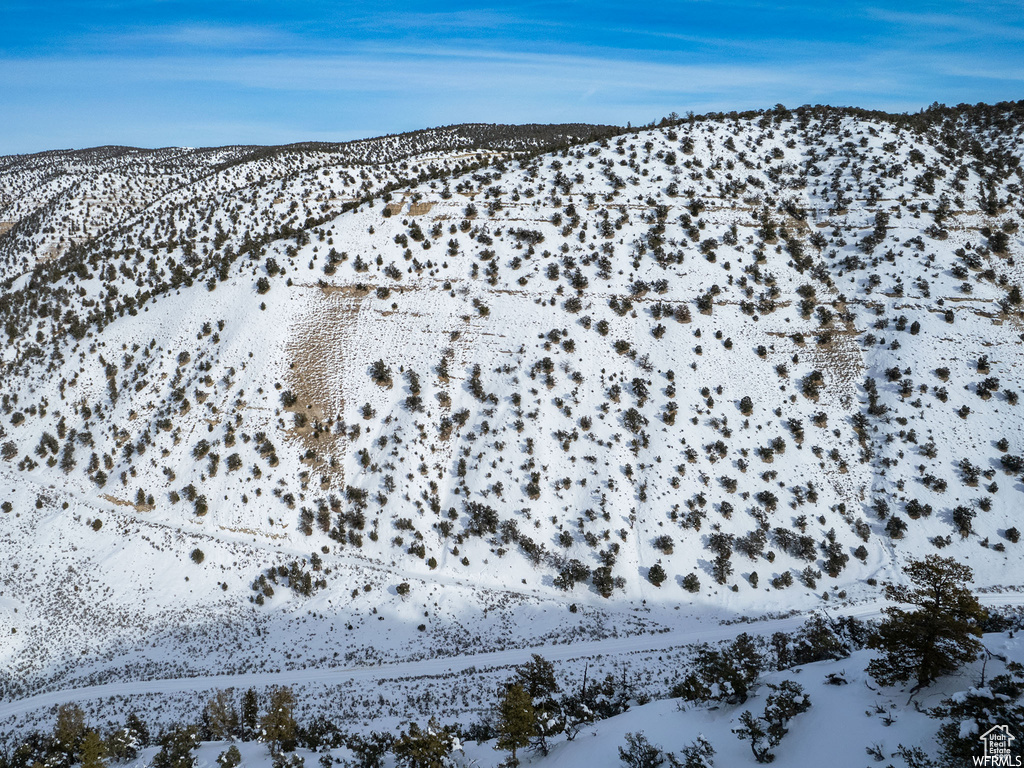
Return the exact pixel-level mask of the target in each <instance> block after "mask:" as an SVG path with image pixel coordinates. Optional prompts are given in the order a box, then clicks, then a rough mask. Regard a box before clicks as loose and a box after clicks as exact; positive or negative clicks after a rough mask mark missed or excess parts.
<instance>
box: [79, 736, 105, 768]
mask: <svg viewBox="0 0 1024 768" xmlns="http://www.w3.org/2000/svg"><path fill="white" fill-rule="evenodd" d="M106 755H107V748H106V745H105V744H104V743H103V739H102V738H100V735H99V734H98V733H97V732H96V731H93V730H88V731H86V732H85V736H83V737H82V747H81V750H80V752H79V762H81V764H82V768H106V765H107V764H106V762H105V761H104V759H103V758H104V757H106Z"/></svg>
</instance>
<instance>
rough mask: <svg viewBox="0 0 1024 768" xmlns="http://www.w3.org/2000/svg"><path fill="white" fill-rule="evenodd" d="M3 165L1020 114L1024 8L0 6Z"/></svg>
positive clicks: (16, 0) (80, 0)
mask: <svg viewBox="0 0 1024 768" xmlns="http://www.w3.org/2000/svg"><path fill="white" fill-rule="evenodd" d="M0 11H2V18H3V26H4V29H3V34H2V36H0V154H9V153H21V152H34V151H40V150H43V149H49V148H65V147H75V148H77V147H87V146H95V145H100V144H130V145H135V146H168V145H187V146H209V145H221V144H235V143H259V144H275V143H287V142H294V141H304V140H324V141H337V140H346V139H352V138H359V137H364V136H373V135H379V134H382V133H397V132H401V131H407V130H413V129H416V128H424V127H428V126H433V125H443V124H450V123H461V122H477V121H479V122H515V123H524V122H545V123H547V122H605V123H618V124H625V123H626V121H632V122H633V123H634V124H640V123H646V122H649V121H651V120H656V119H658V118H660V117H662V116H664V115H667V114H668V113H670V112H672V111H675V112H679V113H685V112H687V111H689V110H693V111H695V112H698V113H700V112H705V111H709V110H731V109H748V108H757V107H770V106H772V105H774V104H775V103H777V102H781V103H784V104H786V105H787V106H797V105H799V104H805V103H811V104H815V103H827V104H836V105H855V106H864V107H872V108H882V109H889V110H894V111H904V110H910V111H916V110H917V109H919V108H921V107H924V106H927V105H928V104H930V103H932V102H933V101H940V102H943V103H947V104H956V103H960V102H971V103H973V102H977V101H999V100H1011V99H1019V98H1022V97H1024V2H1020V1H1017V2H1004V1H1000V0H992V1H991V2H931V3H919V2H913V1H912V0H911V1H908V2H901V3H870V2H858V1H857V0H854V1H852V2H832V3H830V2H820V0H819V2H803V1H802V0H795V1H794V2H788V3H772V2H758V1H756V0H735V1H734V2H721V1H720V0H685V1H683V2H673V1H672V0H665V1H664V2H660V3H640V2H633V3H627V2H621V0H616V1H615V2H606V1H604V0H595V1H594V2H586V3H583V2H557V1H554V2H511V3H505V4H502V5H487V4H485V3H480V2H477V3H469V2H449V3H429V2H426V1H425V0H424V1H421V2H406V1H405V0H393V1H392V2H386V1H385V2H381V1H380V0H378V1H377V2H361V1H360V2H345V1H344V0H339V1H336V2H325V1H323V0H303V1H302V2H265V1H264V0H245V1H244V2H238V1H236V0H205V1H204V2H195V1H193V0H184V1H178V0H106V1H105V2H97V1H95V0H47V2H44V3H40V2H38V0H33V1H32V2H28V1H27V0H5V2H4V3H3V4H2V6H0Z"/></svg>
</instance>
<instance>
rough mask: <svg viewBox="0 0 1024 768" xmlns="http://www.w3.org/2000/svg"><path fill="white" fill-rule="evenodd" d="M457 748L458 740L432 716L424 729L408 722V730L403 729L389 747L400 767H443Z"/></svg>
mask: <svg viewBox="0 0 1024 768" xmlns="http://www.w3.org/2000/svg"><path fill="white" fill-rule="evenodd" d="M457 749H461V747H459V743H458V740H457V739H456V738H455V737H454V736H452V734H451V733H450V732H449V731H448V729H447V728H442V727H441V726H440V725H439V724H438V722H437V720H435V719H434V718H431V719H430V723H429V724H428V725H427V729H426V730H425V731H424V730H422V729H421V728H420V727H419V726H418V725H417V724H416V723H410V724H409V732H408V733H406V732H405V731H403V732H402V734H401V735H400V736H399V737H398V739H397V740H396V741H395V743H394V746H392V747H391V751H392V752H393V753H394V755H395V763H396V764H397V765H399V766H402V768H444V766H445V765H447V762H448V756H449V755H450V754H451V753H452V752H453V751H455V750H457Z"/></svg>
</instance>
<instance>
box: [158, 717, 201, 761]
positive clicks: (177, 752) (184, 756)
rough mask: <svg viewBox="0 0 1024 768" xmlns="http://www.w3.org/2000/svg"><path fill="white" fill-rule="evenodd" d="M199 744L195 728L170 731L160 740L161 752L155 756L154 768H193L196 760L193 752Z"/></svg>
mask: <svg viewBox="0 0 1024 768" xmlns="http://www.w3.org/2000/svg"><path fill="white" fill-rule="evenodd" d="M198 743H199V742H198V739H197V738H196V733H195V729H193V728H183V727H178V728H175V729H174V730H172V731H169V732H168V733H166V734H164V736H163V738H162V739H160V751H159V752H157V753H156V754H155V755H154V756H153V766H152V768H193V767H194V766H195V764H196V758H195V756H194V755H193V754H192V750H193V749H194V748H195V747H196V746H197V744H198Z"/></svg>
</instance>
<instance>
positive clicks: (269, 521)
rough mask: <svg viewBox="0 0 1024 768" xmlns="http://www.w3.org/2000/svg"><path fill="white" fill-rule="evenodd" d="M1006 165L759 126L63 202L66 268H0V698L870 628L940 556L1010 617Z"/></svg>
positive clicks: (738, 120) (1014, 275)
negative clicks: (906, 575)
mask: <svg viewBox="0 0 1024 768" xmlns="http://www.w3.org/2000/svg"><path fill="white" fill-rule="evenodd" d="M1011 117H1012V116H1011ZM1020 146H1021V144H1020V127H1019V125H1018V124H1017V123H1016V122H1015V121H1014V119H1008V120H1004V121H1002V122H999V121H996V120H989V121H988V124H987V125H986V126H985V127H981V126H979V124H978V122H977V120H976V119H975V118H974V117H973V116H971V115H969V114H960V113H953V114H951V115H948V116H943V115H935V116H932V117H931V118H930V119H929V120H924V119H923V118H922V119H921V121H920V122H917V123H915V122H914V121H910V120H906V119H898V118H896V119H894V118H887V117H886V116H882V115H865V114H862V113H858V112H856V111H840V110H829V109H822V110H819V111H811V110H807V111H803V112H801V111H797V112H795V113H788V112H783V111H777V112H772V113H766V114H762V115H752V116H717V117H713V118H710V119H702V120H694V121H692V122H690V121H683V122H681V123H680V124H666V125H662V126H660V127H647V128H644V129H637V130H631V131H626V132H623V133H622V134H621V135H619V136H614V137H609V138H605V139H602V140H599V141H596V142H593V143H584V144H578V145H574V146H571V147H568V148H566V149H565V150H560V151H557V152H554V153H549V154H542V153H525V152H523V151H522V148H521V147H520V146H514V147H510V148H503V147H498V149H497V150H495V152H496V153H495V154H490V153H481V152H473V150H474V149H475V147H474V146H472V145H469V146H467V145H466V144H465V143H463V144H461V145H459V147H458V148H451V147H450V146H443V147H440V148H437V147H430V148H422V147H419V146H406V147H404V148H403V145H401V142H397V144H396V148H395V149H393V151H391V150H389V152H387V153H384V155H382V156H381V157H380V158H368V159H364V160H361V161H360V162H361V163H363V164H362V165H359V166H358V168H359V173H357V172H356V171H355V170H354V169H355V168H356V167H357V166H356V165H355V164H350V165H345V162H340V163H339V162H335V161H334V160H330V162H328V160H329V158H327V157H326V155H325V153H324V152H323V151H322V149H318V148H315V147H314V148H308V149H305V148H290V149H288V150H287V151H283V152H281V153H265V154H260V155H258V156H251V157H250V156H248V155H245V154H244V153H242V154H239V153H240V152H241V150H240V149H237V148H231V149H229V150H223V151H218V152H209V153H207V154H202V153H198V154H199V155H201V156H202V158H203V160H202V162H200V161H199V160H195V159H194V160H190V162H191V163H192V165H190V166H188V167H190V168H192V169H193V170H192V171H190V173H191V174H192V175H191V176H189V175H187V174H183V175H179V176H174V177H173V178H174V179H175V181H174V183H175V184H177V185H178V186H177V187H176V188H175V189H173V190H172V191H166V192H161V193H160V195H159V197H158V198H149V197H146V198H145V199H142V198H139V200H138V201H137V202H134V203H132V206H134V207H130V206H129V207H128V208H126V210H125V213H126V215H124V216H123V217H121V218H118V220H117V225H116V226H113V225H110V226H108V225H107V223H105V222H106V220H102V221H101V220H100V219H99V218H96V217H95V215H94V212H93V210H92V208H91V207H90V206H91V205H92V203H91V202H90V201H89V200H86V201H84V202H83V201H81V200H79V199H78V198H77V196H76V195H77V193H75V194H71V195H65V196H64V197H63V198H61V199H62V200H64V201H65V202H66V204H67V205H68V206H71V207H70V208H68V209H67V210H69V211H73V213H71V214H69V215H70V216H71V217H72V219H73V220H76V221H78V222H79V224H78V225H76V226H80V227H81V228H83V231H88V232H89V233H90V235H91V237H90V238H89V239H87V240H83V242H82V244H81V246H80V247H79V248H78V249H71V250H67V251H63V252H62V253H63V255H61V256H59V257H58V258H51V259H49V260H43V261H40V262H39V263H38V265H37V266H34V267H33V264H35V262H34V261H33V258H38V254H37V255H36V256H35V257H33V258H29V252H30V249H28V250H26V249H27V246H25V245H24V244H23V241H22V240H17V239H8V240H4V239H3V238H0V244H2V243H6V244H7V245H6V247H9V248H13V250H12V251H11V253H12V258H13V259H14V260H13V261H8V264H13V265H18V264H20V265H21V266H20V267H17V268H14V267H12V270H11V271H9V272H8V273H7V274H8V275H10V276H12V277H13V276H15V275H19V274H21V270H23V269H25V268H26V267H27V268H29V269H30V271H29V272H26V273H25V274H21V276H20V277H17V278H16V279H14V280H13V281H12V282H9V283H8V284H7V285H8V288H7V290H6V292H5V293H4V294H3V297H2V307H0V309H2V311H3V313H4V328H5V329H7V334H8V340H9V343H8V344H7V345H6V346H5V348H4V351H3V361H2V365H3V373H2V377H3V378H2V381H3V385H2V387H0V396H2V400H0V407H2V410H3V417H2V429H3V432H2V433H0V449H2V450H0V456H2V457H3V461H2V462H0V501H8V502H10V507H9V511H6V512H5V513H3V514H2V516H0V540H2V542H3V545H2V546H3V550H4V557H5V560H6V561H7V562H9V563H10V567H9V568H8V569H5V573H4V583H3V585H2V587H0V637H2V638H3V640H2V641H0V658H2V659H3V662H2V669H3V671H4V680H3V682H4V686H5V690H6V691H7V692H8V694H9V695H11V696H16V697H19V698H20V697H23V696H28V695H31V694H32V693H37V692H40V691H44V690H59V689H62V688H71V687H76V686H81V685H84V684H104V683H107V682H110V681H113V680H117V681H130V680H141V679H147V678H176V677H184V676H192V675H210V674H215V673H223V672H229V673H232V674H245V673H247V672H248V671H251V670H273V669H282V670H284V669H302V668H305V669H319V668H325V667H334V666H350V665H352V664H359V663H377V662H388V663H395V662H402V661H404V660H410V659H413V660H415V659H422V658H431V657H436V656H441V655H453V656H461V655H465V654H467V653H470V652H479V651H486V652H491V651H502V650H504V649H512V648H517V647H518V648H521V647H526V646H530V645H537V644H544V643H552V642H555V643H558V642H574V641H577V640H579V639H582V638H590V639H601V638H608V637H613V636H615V635H618V636H619V637H625V636H630V635H642V634H645V633H649V632H655V633H660V632H666V633H673V632H679V631H681V630H682V631H686V627H687V626H688V622H695V621H704V622H709V621H710V622H716V621H717V620H719V619H727V620H732V619H735V618H737V617H741V616H752V615H764V614H773V613H774V614H782V613H786V612H789V611H794V610H795V611H807V610H811V609H814V608H817V607H819V606H821V605H822V604H823V602H824V601H827V603H825V604H827V605H829V606H833V605H836V604H837V603H839V604H856V605H860V606H866V608H864V609H865V610H876V602H877V600H878V597H879V594H880V584H881V582H883V581H884V580H891V579H898V578H900V570H899V568H900V565H901V564H902V563H903V562H904V561H905V560H906V558H908V557H914V556H919V555H921V554H923V553H927V552H933V551H937V549H936V548H939V549H941V550H942V552H943V554H950V555H952V556H954V557H956V558H957V559H959V560H961V561H963V562H965V563H967V564H969V565H971V566H972V568H974V570H975V574H976V581H977V584H978V586H980V587H981V588H982V589H983V590H988V591H991V592H992V593H993V599H997V598H996V596H997V595H998V594H1000V593H1001V592H1003V591H1006V590H1009V591H1011V592H1016V591H1017V590H1019V589H1020V588H1021V586H1024V585H1022V582H1021V579H1020V572H1021V571H1020V566H1019V563H1020V559H1019V557H1020V556H1019V549H1018V547H1019V545H1017V544H1016V542H1014V541H1013V538H1014V535H1013V533H1012V532H1011V529H1013V528H1014V526H1019V525H1020V521H1019V509H1020V493H1021V491H1022V490H1024V485H1022V484H1021V481H1020V478H1019V469H1020V468H1019V467H1018V468H1016V469H1014V467H1015V466H1016V465H1015V464H1014V462H1013V460H1012V459H1011V460H1010V461H1008V462H1006V463H1003V462H1002V461H1001V459H1003V458H1004V457H1014V456H1018V455H1020V454H1022V453H1024V447H1022V442H1021V440H1022V436H1021V427H1022V418H1021V416H1020V407H1019V406H1018V405H1017V404H1016V401H1017V398H1016V390H1017V389H1018V388H1019V382H1018V378H1019V376H1018V375H1017V373H1016V372H1017V371H1019V370H1020V363H1021V361H1020V355H1021V351H1020V350H1021V347H1020V343H1019V342H1020V338H1021V333H1022V329H1021V327H1020V326H1021V316H1020V303H1019V296H1018V295H1017V294H1015V293H1014V291H1013V288H1014V286H1017V285H1020V284H1021V283H1022V282H1024V275H1021V274H1020V272H1021V267H1020V265H1019V264H1018V263H1017V261H1016V257H1017V254H1018V253H1019V251H1020V247H1021V234H1020V229H1019V224H1020V211H1019V200H1018V196H1019V194H1020V187H1019V184H1020V170H1019V169H1020V165H1019V158H1020V152H1021V150H1020ZM168 152H169V151H168ZM467 152H469V153H471V156H469V155H467V154H466V153H467ZM225 153H226V154H225ZM478 155H479V157H478ZM343 159H344V157H343ZM1014 161H1015V162H1014ZM94 162H95V163H96V166H95V167H91V166H90V167H82V168H79V170H76V171H75V174H78V175H79V176H80V177H81V178H84V179H87V180H88V183H89V184H92V185H97V184H98V185H100V186H103V185H108V186H109V185H111V184H115V182H113V181H110V180H109V179H108V178H107V177H106V176H103V174H104V173H108V172H112V171H107V170H104V167H105V166H104V165H103V164H104V163H107V162H113V161H109V160H103V159H101V158H98V159H95V160H94ZM346 162H351V161H347V160H346ZM203 163H206V165H205V166H203V165H202V164H203ZM328 166H329V167H328ZM429 166H432V167H433V170H431V171H429V172H428V173H426V174H424V173H423V172H424V171H425V170H426V168H427V167H429ZM119 168H120V170H119V171H118V172H119V173H122V174H124V176H125V179H126V180H124V181H118V182H116V184H117V185H120V186H119V188H123V189H129V188H131V189H135V188H136V187H138V186H139V185H140V184H141V181H139V180H140V179H142V178H145V175H144V174H143V173H142V172H141V171H138V170H137V169H136V168H135V166H132V165H130V164H129V165H125V166H119ZM204 168H206V169H207V170H203V169H204ZM211 168H212V169H213V170H214V171H215V173H212V175H211V173H210V172H208V171H209V169H211ZM459 168H461V169H462V170H458V169H459ZM446 169H449V170H451V173H450V175H445V173H446ZM34 172H35V171H34ZM38 173H39V174H42V173H43V172H42V171H38ZM54 174H55V176H54V179H52V180H50V181H48V182H46V183H50V184H54V185H57V186H58V187H59V186H60V185H61V184H71V183H86V182H84V181H73V182H72V181H69V180H68V179H65V178H64V177H63V176H62V175H61V173H60V172H59V171H54ZM360 174H365V178H362V176H361V175H360ZM68 175H69V176H70V175H74V174H70V173H69V174H68ZM260 176H262V177H263V178H262V179H260V178H259V177H260ZM349 177H351V182H350V181H349ZM25 178H26V179H27V180H26V181H24V182H23V187H18V192H17V194H15V195H12V199H11V200H10V201H9V202H7V201H5V203H4V204H5V206H7V208H5V210H10V211H12V212H13V213H11V214H10V215H11V216H12V217H14V216H23V215H27V214H26V212H28V211H30V210H32V209H33V208H34V207H35V206H38V205H39V203H38V202H33V200H35V198H33V197H32V194H36V193H33V192H32V191H31V190H32V189H34V188H36V187H38V186H39V185H40V184H43V183H44V182H43V181H42V177H40V178H34V177H32V178H30V177H29V176H28V175H26V176H25ZM171 178H172V177H171V176H170V175H167V176H161V179H163V181H162V182H161V183H167V184H170V181H169V180H170V179H171ZM362 182H366V183H365V184H363V183H362ZM54 188H57V187H54ZM69 188H70V187H69ZM140 188H141V187H140ZM383 189H387V190H388V191H387V192H386V193H385V192H381V193H380V194H379V195H377V196H376V197H373V198H372V199H370V200H366V199H365V195H367V194H371V195H372V194H373V193H374V191H375V190H383ZM22 190H24V191H22ZM46 195H49V196H50V197H47V199H53V198H52V193H51V192H47V193H46ZM39 199H40V200H41V199H42V198H39ZM342 203H348V205H346V206H344V209H343V206H342ZM356 203H357V204H356ZM62 204H63V203H62ZM54 210H58V209H57V208H55V209H54ZM59 210H64V209H59ZM883 214H885V215H883ZM5 215H7V214H5ZM61 215H64V214H61ZM75 217H78V218H75ZM86 221H89V222H93V223H92V224H90V225H89V227H91V229H89V228H86V227H85V222H86ZM24 226H25V227H26V228H27V226H28V225H27V224H26V225H24ZM26 231H27V230H26ZM16 233H17V230H12V232H11V233H9V234H8V235H7V236H6V237H7V238H10V234H16ZM218 233H223V235H218ZM44 235H45V236H44ZM51 235H55V236H57V237H58V238H59V236H60V235H57V234H56V233H42V232H41V230H40V234H39V236H38V238H37V239H36V240H35V241H34V242H36V243H37V246H38V247H40V248H41V247H43V245H44V241H45V242H51V241H50V240H47V239H46V238H47V237H51ZM33 237H36V235H33ZM40 238H41V239H40ZM11 243H15V244H17V245H15V246H12V245H11ZM48 247H49V246H48ZM19 249H20V250H19ZM19 258H21V259H22V261H18V259H19ZM981 358H985V360H981ZM377 361H382V368H384V369H389V374H388V376H384V377H378V378H379V381H375V380H374V378H373V375H372V374H373V371H374V365H375V363H377ZM986 362H987V366H986V364H985V363H986ZM979 363H980V364H979ZM942 369H948V370H945V371H944V370H942ZM747 398H749V400H748V399H747ZM1004 438H1005V440H1006V443H1005V444H1004V443H1001V442H1000V440H1001V439H1004ZM965 462H966V463H965ZM1004 466H1006V467H1009V468H1010V471H1008V472H1004ZM5 509H7V508H5ZM894 521H899V522H894ZM197 552H198V553H199V554H196V553H197ZM314 555H315V557H314ZM197 561H198V562H197ZM655 565H657V566H659V567H660V568H661V569H662V570H663V572H664V576H663V577H662V578H663V581H662V582H661V584H660V586H657V585H656V584H655V583H654V582H655V581H659V578H658V576H657V569H655V571H654V572H653V574H652V571H651V569H652V567H653V566H655ZM271 568H273V569H274V570H273V572H269V571H268V569H271ZM278 568H280V572H279V571H278ZM285 573H288V574H289V575H287V576H286V575H284V574H285ZM306 575H308V588H307V586H306V585H305V584H304V583H303V582H304V581H305V580H306ZM652 576H654V578H653V581H652ZM261 577H262V580H261ZM694 578H695V579H696V584H694V583H693V581H694ZM402 584H408V585H409V592H408V594H401V593H400V591H399V589H398V587H399V586H400V585H402ZM687 586H689V588H687ZM691 590H692V591H691ZM402 591H404V589H403V590H402ZM306 593H308V594H306ZM604 595H607V597H605V596H604ZM421 627H422V628H421Z"/></svg>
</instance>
